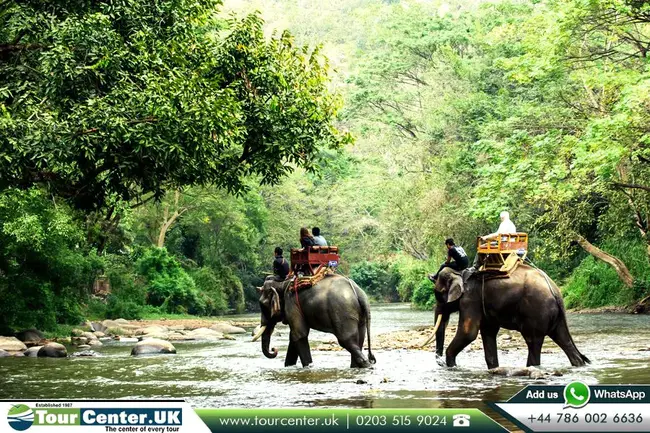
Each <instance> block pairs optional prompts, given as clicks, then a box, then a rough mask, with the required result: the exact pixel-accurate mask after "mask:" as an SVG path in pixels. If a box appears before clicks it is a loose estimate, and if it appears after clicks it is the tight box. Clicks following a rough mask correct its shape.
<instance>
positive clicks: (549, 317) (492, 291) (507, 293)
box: [425, 263, 590, 369]
mask: <svg viewBox="0 0 650 433" xmlns="http://www.w3.org/2000/svg"><path fill="white" fill-rule="evenodd" d="M465 275H466V274H465ZM434 294H435V297H436V301H437V303H436V308H435V320H436V324H435V326H434V331H433V334H434V335H435V339H436V355H437V356H438V357H442V351H443V347H444V341H445V329H446V327H447V324H448V322H449V315H450V314H451V313H454V312H457V311H458V312H459V319H458V329H457V331H456V335H455V337H454V338H453V340H452V341H451V343H450V344H449V347H447V351H446V354H445V363H446V365H447V366H448V367H455V366H456V356H457V355H458V354H459V353H460V352H461V351H462V350H463V349H464V348H465V347H467V345H469V344H470V343H471V342H472V341H474V340H475V339H476V337H477V335H478V333H479V332H480V333H481V338H482V339H483V350H484V352H485V362H486V363H487V366H488V368H489V369H492V368H496V367H498V366H499V359H498V356H497V334H498V332H499V329H500V328H505V329H510V330H515V331H519V332H520V333H521V335H522V336H523V337H524V340H525V341H526V345H527V346H528V360H527V363H526V365H527V366H538V365H540V357H541V352H542V344H543V343H544V338H545V336H547V335H548V336H549V337H551V339H552V340H553V341H554V342H555V343H556V344H557V345H558V346H560V348H561V349H562V350H563V351H564V353H565V354H566V356H567V357H568V358H569V361H570V362H571V365H573V366H583V365H585V363H590V361H589V359H588V358H587V357H586V356H585V355H583V354H582V353H580V351H579V350H578V348H577V347H576V345H575V343H574V342H573V338H571V334H570V333H569V327H568V325H567V321H566V311H565V309H564V301H563V300H562V295H561V294H560V291H559V289H558V287H557V286H556V285H555V283H553V282H552V281H551V279H550V278H549V277H548V276H547V275H546V274H545V273H544V272H543V271H541V270H539V269H537V268H534V267H532V266H529V265H528V264H525V263H522V264H520V265H519V266H518V267H517V268H516V269H515V270H514V271H513V272H511V274H510V276H509V277H507V278H490V279H488V278H486V275H485V274H483V275H481V274H480V273H473V274H471V276H469V278H467V280H466V281H465V282H463V274H461V273H460V272H457V271H454V270H453V269H450V268H446V269H443V271H442V272H440V274H439V276H438V279H437V280H436V282H435V288H434ZM434 335H432V336H431V338H430V339H429V341H427V343H425V345H426V344H428V343H429V342H430V341H431V340H432V339H433V336H434Z"/></svg>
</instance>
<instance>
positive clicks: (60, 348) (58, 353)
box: [37, 343, 68, 358]
mask: <svg viewBox="0 0 650 433" xmlns="http://www.w3.org/2000/svg"><path fill="white" fill-rule="evenodd" d="M37 356H38V357H39V358H65V357H66V356H68V352H67V350H66V349H65V346H64V345H63V344H59V343H47V344H46V345H45V346H43V347H41V349H40V350H39V351H38V354H37Z"/></svg>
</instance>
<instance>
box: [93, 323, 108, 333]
mask: <svg viewBox="0 0 650 433" xmlns="http://www.w3.org/2000/svg"><path fill="white" fill-rule="evenodd" d="M90 326H91V327H92V329H93V332H106V330H107V329H108V326H105V325H104V324H103V323H101V322H90Z"/></svg>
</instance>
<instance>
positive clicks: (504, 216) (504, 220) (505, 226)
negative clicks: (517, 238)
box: [481, 210, 517, 241]
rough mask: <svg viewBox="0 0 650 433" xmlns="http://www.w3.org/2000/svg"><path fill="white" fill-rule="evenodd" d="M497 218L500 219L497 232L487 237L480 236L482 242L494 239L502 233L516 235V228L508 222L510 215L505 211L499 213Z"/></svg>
mask: <svg viewBox="0 0 650 433" xmlns="http://www.w3.org/2000/svg"><path fill="white" fill-rule="evenodd" d="M499 217H501V224H499V228H498V229H497V231H496V232H495V233H491V234H489V235H485V236H481V239H482V240H484V241H487V240H490V239H495V238H497V237H499V235H500V234H502V233H517V228H516V227H515V224H514V223H513V222H512V221H511V220H510V214H509V213H508V212H507V211H505V210H504V211H503V212H501V214H500V215H499Z"/></svg>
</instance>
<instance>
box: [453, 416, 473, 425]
mask: <svg viewBox="0 0 650 433" xmlns="http://www.w3.org/2000/svg"><path fill="white" fill-rule="evenodd" d="M452 418H453V420H454V421H453V423H452V425H453V426H454V427H469V425H470V423H469V420H470V418H471V417H470V416H469V415H466V414H464V413H459V414H458V415H454V416H453V417H452Z"/></svg>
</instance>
